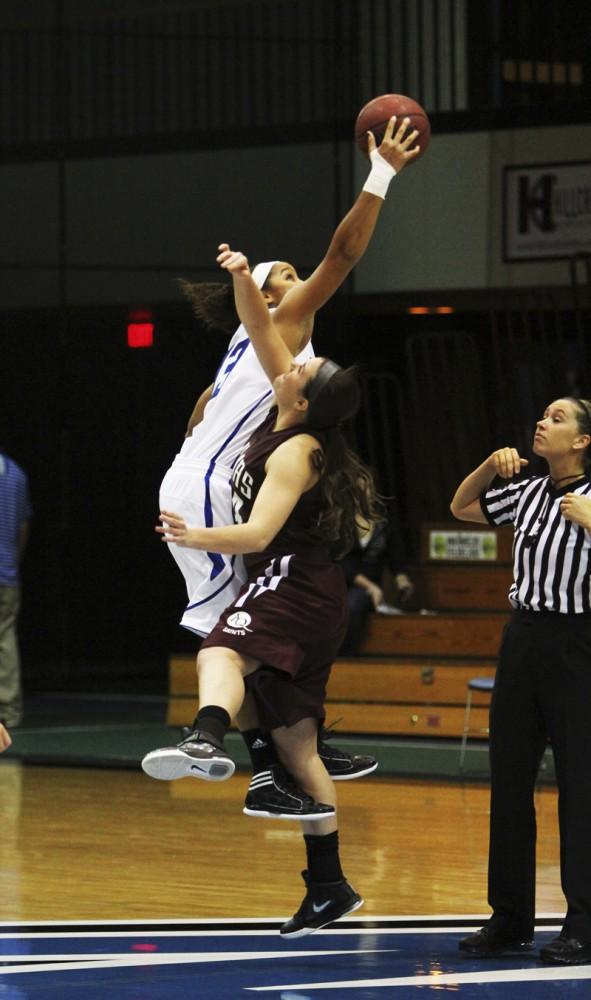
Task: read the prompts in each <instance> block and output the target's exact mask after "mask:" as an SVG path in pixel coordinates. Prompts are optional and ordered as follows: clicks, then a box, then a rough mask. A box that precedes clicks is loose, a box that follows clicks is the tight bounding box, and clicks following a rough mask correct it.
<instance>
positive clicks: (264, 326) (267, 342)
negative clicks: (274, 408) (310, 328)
mask: <svg viewBox="0 0 591 1000" xmlns="http://www.w3.org/2000/svg"><path fill="white" fill-rule="evenodd" d="M219 249H220V254H219V256H218V262H219V263H220V264H221V265H222V267H224V268H225V270H227V271H229V272H230V274H231V275H232V281H233V284H234V301H235V304H236V311H237V313H238V315H239V317H240V321H241V322H242V323H244V326H245V327H246V330H247V331H248V336H249V337H250V340H251V343H252V346H253V347H254V349H255V351H256V354H257V357H258V359H259V361H260V363H261V365H262V367H263V369H264V371H265V374H266V376H267V378H268V379H269V381H271V382H272V381H273V379H274V378H275V377H276V376H277V375H282V374H283V373H284V372H287V371H289V369H290V367H291V365H292V364H293V359H294V353H297V351H292V350H291V349H290V347H289V346H288V344H287V343H286V342H285V340H284V339H283V337H282V336H280V335H279V334H278V331H277V330H276V328H275V325H274V322H273V314H272V313H271V312H270V311H269V308H268V306H267V303H266V302H265V300H264V298H263V295H262V293H261V292H260V290H259V289H258V287H257V286H256V284H255V282H254V280H253V278H252V275H251V273H250V268H249V266H248V260H247V259H246V257H245V256H244V254H243V253H240V251H237V250H236V251H233V250H230V247H229V246H228V244H227V243H222V244H221V246H220V248H219Z"/></svg>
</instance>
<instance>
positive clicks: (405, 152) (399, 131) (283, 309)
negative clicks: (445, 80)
mask: <svg viewBox="0 0 591 1000" xmlns="http://www.w3.org/2000/svg"><path fill="white" fill-rule="evenodd" d="M408 125H409V119H408V118H405V119H403V121H402V122H401V123H400V124H399V125H398V127H397V128H396V118H391V119H390V121H389V122H388V125H387V128H386V131H385V133H384V138H383V139H382V142H381V145H380V147H379V149H376V143H375V138H374V136H373V134H372V133H371V132H370V133H368V149H369V154H370V159H371V170H370V173H369V176H368V178H367V180H366V182H365V184H364V186H363V190H362V191H361V192H360V194H359V196H358V198H357V200H356V202H355V204H354V205H353V207H352V208H351V209H350V210H349V211H348V212H347V214H346V216H345V218H344V219H343V220H342V222H340V223H339V225H338V227H337V229H336V231H335V233H334V236H333V238H332V240H331V241H330V244H329V247H328V250H327V251H326V254H325V256H324V259H323V260H322V261H321V262H320V264H319V265H318V267H317V268H316V270H315V271H314V272H313V273H312V274H311V275H310V277H309V278H308V279H307V280H306V281H303V282H301V283H299V284H297V285H296V286H295V287H294V288H293V289H291V290H290V291H289V292H288V293H287V295H286V296H285V297H284V298H283V300H282V301H281V302H280V304H279V306H278V307H277V310H276V311H275V314H274V317H273V321H274V323H275V325H276V327H278V328H280V327H281V326H282V325H283V324H287V325H288V326H289V325H290V324H292V323H301V322H302V321H303V320H304V319H306V317H309V316H312V315H313V314H314V313H315V312H316V311H317V310H318V309H320V307H321V306H323V305H324V304H325V302H327V301H328V299H330V297H331V296H332V295H334V293H335V292H336V290H337V289H338V288H339V287H340V286H341V285H342V283H343V281H344V280H345V278H346V277H347V275H348V274H349V273H350V271H351V270H352V269H353V267H354V266H355V264H357V262H358V261H359V260H360V259H361V257H362V256H363V254H364V253H365V251H366V249H367V247H368V245H369V241H370V239H371V237H372V235H373V232H374V229H375V226H376V223H377V221H378V216H379V214H380V211H381V208H382V205H383V204H384V199H385V197H386V191H387V189H388V184H389V182H390V180H391V179H392V177H394V176H395V174H397V173H400V171H401V170H402V169H403V168H404V167H405V166H406V164H407V163H409V162H410V161H411V160H413V159H414V158H415V156H417V155H418V153H419V151H420V150H419V147H418V146H414V147H413V143H414V141H415V139H416V137H417V135H418V132H417V131H416V130H414V131H412V132H408V134H406V133H407V131H408ZM395 128H396V131H394V129H395Z"/></svg>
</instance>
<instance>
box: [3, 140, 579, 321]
mask: <svg viewBox="0 0 591 1000" xmlns="http://www.w3.org/2000/svg"><path fill="white" fill-rule="evenodd" d="M334 151H335V150H334V147H333V145H332V144H330V143H326V144H313V145H300V146H289V145H285V146H274V147H268V148H261V147H258V148H249V149H235V150H232V149H228V150H206V151H204V152H194V153H178V154H162V155H154V156H138V157H114V158H108V159H107V158H105V159H92V160H84V159H81V160H72V161H70V162H68V163H67V165H66V169H65V198H66V206H67V211H66V258H67V263H68V265H69V268H70V270H69V271H68V273H67V282H66V294H67V301H68V302H69V303H70V304H93V303H96V304H100V303H128V304H139V303H148V302H150V301H163V300H174V299H176V298H177V292H176V289H175V286H174V278H175V277H176V276H177V275H179V274H183V275H187V276H193V277H196V278H202V279H203V278H209V279H215V277H216V274H217V272H216V270H215V254H216V247H217V245H218V243H219V242H221V241H222V240H225V241H228V242H230V243H233V244H235V245H236V246H237V247H239V248H241V249H243V250H244V251H245V252H246V253H247V254H248V256H249V258H250V259H251V261H252V262H254V261H256V260H260V259H268V258H271V257H273V258H274V257H279V258H283V259H288V260H291V261H293V263H295V264H296V265H297V266H298V267H300V268H301V269H302V270H304V271H306V270H308V269H310V268H312V267H313V266H315V264H316V263H317V262H318V260H319V259H320V258H321V257H322V255H323V253H324V251H325V249H326V246H327V244H328V242H329V240H330V237H331V235H332V232H333V229H334V225H335V219H336V218H337V217H338V214H339V213H342V212H343V211H344V209H345V208H346V207H347V204H348V203H343V204H342V205H341V207H340V208H339V209H337V206H336V205H335V161H334ZM337 153H338V162H339V165H340V168H341V190H342V192H343V194H342V198H341V200H343V199H344V198H345V196H346V193H347V183H346V178H347V176H348V167H349V166H350V158H351V157H353V163H354V170H355V175H356V179H355V190H359V189H360V188H361V185H362V183H363V180H364V178H365V176H366V171H367V163H366V161H365V160H364V158H363V157H362V156H361V154H360V153H359V152H358V151H357V150H354V149H353V146H352V144H351V146H349V145H348V144H341V145H340V146H338V147H337ZM585 158H588V159H589V160H591V126H570V127H563V128H548V129H521V130H518V129H515V130H510V131H509V130H508V131H502V132H494V133H486V132H474V133H465V134H454V135H441V136H434V137H433V138H432V140H431V145H430V148H429V150H428V152H427V153H426V155H425V156H424V157H423V158H422V160H421V161H419V162H418V163H416V164H414V165H413V166H412V167H409V168H408V169H407V170H405V171H404V173H402V174H401V175H400V177H398V178H396V179H395V180H394V182H393V183H392V185H391V188H390V192H389V194H388V198H387V200H386V204H385V206H384V210H383V213H382V217H381V219H380V221H379V224H378V229H377V232H376V235H375V237H374V240H373V242H372V244H371V246H370V248H369V250H368V252H367V255H366V257H365V258H364V260H363V261H362V262H361V263H360V264H359V266H358V267H357V269H356V272H355V279H354V280H355V289H356V291H358V292H362V293H363V292H403V291H415V290H416V291H421V290H430V291H439V290H446V289H449V290H452V289H468V290H470V289H472V290H476V289H490V288H511V287H523V286H540V287H547V286H553V285H567V284H568V268H567V265H566V263H565V262H564V261H563V262H552V261H541V262H537V263H513V264H506V263H504V262H503V259H502V174H503V167H504V166H508V165H511V164H517V163H535V162H541V163H543V162H552V161H563V160H584V159H585ZM58 206H59V174H58V167H57V165H56V164H55V163H40V164H22V165H21V164H7V165H4V166H2V167H0V226H1V227H2V232H3V237H4V238H3V239H2V241H0V302H1V303H2V307H4V308H7V307H8V308H10V307H20V306H52V305H56V304H57V303H58V302H59V294H60V288H59V274H58V271H57V268H58V264H59V254H60V231H59V211H58Z"/></svg>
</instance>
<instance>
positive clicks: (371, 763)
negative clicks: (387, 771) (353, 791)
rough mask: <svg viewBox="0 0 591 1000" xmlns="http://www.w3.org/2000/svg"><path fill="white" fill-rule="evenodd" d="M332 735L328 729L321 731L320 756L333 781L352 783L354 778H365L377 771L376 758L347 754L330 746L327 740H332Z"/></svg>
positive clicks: (319, 737) (319, 734) (319, 736)
mask: <svg viewBox="0 0 591 1000" xmlns="http://www.w3.org/2000/svg"><path fill="white" fill-rule="evenodd" d="M332 735H333V734H332V733H331V732H330V731H329V730H328V729H321V730H320V731H319V733H318V756H319V757H320V760H321V761H322V763H323V764H324V766H325V768H326V770H327V771H328V773H329V775H330V777H331V778H332V780H333V781H351V779H352V778H363V777H364V776H365V775H366V774H371V772H372V771H375V769H376V767H377V766H378V762H377V760H376V759H375V757H364V756H361V755H359V754H351V753H346V752H345V750H339V749H338V747H330V746H328V744H327V742H326V740H327V739H331V737H332Z"/></svg>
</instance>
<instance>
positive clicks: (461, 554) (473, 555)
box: [429, 530, 497, 562]
mask: <svg viewBox="0 0 591 1000" xmlns="http://www.w3.org/2000/svg"><path fill="white" fill-rule="evenodd" d="M496 558H497V536H496V533H495V532H494V531H438V530H434V531H430V532H429V559H466V560H475V561H480V560H482V561H486V562H490V561H494V560H495V559H496Z"/></svg>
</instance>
